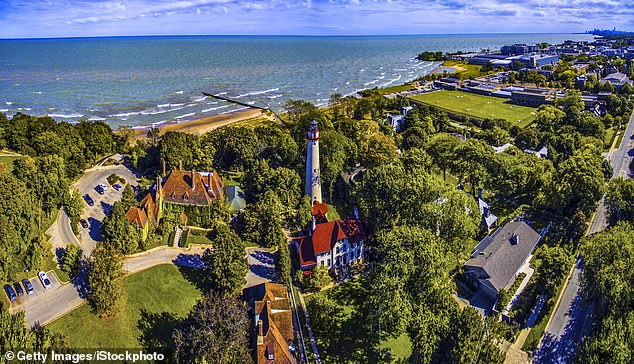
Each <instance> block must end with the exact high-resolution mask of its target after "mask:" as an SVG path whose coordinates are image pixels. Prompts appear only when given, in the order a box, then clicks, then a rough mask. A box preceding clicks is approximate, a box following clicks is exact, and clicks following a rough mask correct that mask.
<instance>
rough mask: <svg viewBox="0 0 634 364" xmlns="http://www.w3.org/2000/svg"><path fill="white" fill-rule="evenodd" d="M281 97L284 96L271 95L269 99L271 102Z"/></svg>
mask: <svg viewBox="0 0 634 364" xmlns="http://www.w3.org/2000/svg"><path fill="white" fill-rule="evenodd" d="M282 96H284V95H271V96H269V99H271V100H272V99H277V98H278V97H282Z"/></svg>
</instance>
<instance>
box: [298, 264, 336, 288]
mask: <svg viewBox="0 0 634 364" xmlns="http://www.w3.org/2000/svg"><path fill="white" fill-rule="evenodd" d="M302 273H303V272H301V271H299V272H298V278H299V279H300V283H301V284H302V287H303V288H304V289H305V290H306V291H308V292H319V291H321V289H322V288H324V287H326V286H327V285H328V284H330V282H331V279H330V276H329V275H328V270H327V269H326V268H320V267H315V268H314V269H313V271H312V272H311V274H310V275H309V276H304V275H303V274H302Z"/></svg>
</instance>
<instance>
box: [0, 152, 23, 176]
mask: <svg viewBox="0 0 634 364" xmlns="http://www.w3.org/2000/svg"><path fill="white" fill-rule="evenodd" d="M20 158H24V156H22V155H20V154H18V153H14V152H10V151H6V150H0V166H1V167H3V168H4V169H5V170H6V171H11V170H13V161H14V160H16V159H20Z"/></svg>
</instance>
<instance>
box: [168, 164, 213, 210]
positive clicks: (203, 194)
mask: <svg viewBox="0 0 634 364" xmlns="http://www.w3.org/2000/svg"><path fill="white" fill-rule="evenodd" d="M161 195H162V196H163V198H164V199H165V201H168V202H175V203H182V204H192V205H209V203H210V202H211V200H214V199H219V198H222V197H223V186H222V181H221V180H220V177H219V176H218V173H216V172H207V173H204V172H203V173H201V172H195V171H180V170H175V171H172V173H170V175H169V177H168V178H167V181H165V184H164V185H163V186H162V188H161Z"/></svg>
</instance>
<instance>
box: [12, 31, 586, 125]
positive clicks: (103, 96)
mask: <svg viewBox="0 0 634 364" xmlns="http://www.w3.org/2000/svg"><path fill="white" fill-rule="evenodd" d="M566 39H575V40H589V39H592V38H591V36H589V35H585V34H503V35H502V34H495V35H491V34H488V35H483V34H480V35H425V36H379V37H376V36H375V37H287V36H174V37H121V38H71V39H25V40H0V112H5V113H7V114H8V115H13V114H14V113H16V112H23V113H29V114H34V115H43V114H48V115H50V116H52V117H54V118H56V119H58V120H67V121H71V122H72V121H77V120H79V119H88V120H105V121H106V122H107V123H108V124H110V125H111V126H113V127H118V126H121V125H129V126H142V125H150V124H153V123H162V122H166V121H186V120H193V119H199V118H202V117H206V116H210V115H215V114H220V113H227V112H231V111H236V110H238V109H241V107H239V106H236V105H230V104H227V103H224V102H222V101H218V100H213V99H209V98H204V97H203V96H202V94H201V92H202V91H207V92H211V93H214V94H222V95H225V96H228V97H234V98H238V99H239V100H240V101H243V102H247V103H254V104H256V105H259V106H268V107H271V108H273V109H276V110H280V109H281V105H282V104H283V103H284V102H285V101H287V100H289V99H305V100H309V101H312V102H314V103H315V104H319V105H322V104H325V103H326V102H327V100H328V97H329V96H330V95H331V94H332V93H333V92H337V93H341V94H343V95H352V94H355V93H356V92H357V91H358V90H362V89H365V88H372V87H375V86H378V87H383V86H389V85H398V84H400V83H403V82H406V81H410V80H412V79H415V78H417V77H419V76H423V75H425V74H427V73H429V72H430V71H432V70H433V69H434V68H435V67H436V66H437V65H438V64H437V63H433V62H420V61H417V60H415V59H414V57H415V56H416V55H417V54H418V53H420V52H422V51H443V52H447V51H458V50H461V51H479V50H481V49H483V48H489V49H497V48H499V47H500V46H502V45H504V44H509V43H539V42H549V43H560V42H562V41H564V40H566Z"/></svg>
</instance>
